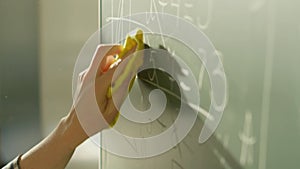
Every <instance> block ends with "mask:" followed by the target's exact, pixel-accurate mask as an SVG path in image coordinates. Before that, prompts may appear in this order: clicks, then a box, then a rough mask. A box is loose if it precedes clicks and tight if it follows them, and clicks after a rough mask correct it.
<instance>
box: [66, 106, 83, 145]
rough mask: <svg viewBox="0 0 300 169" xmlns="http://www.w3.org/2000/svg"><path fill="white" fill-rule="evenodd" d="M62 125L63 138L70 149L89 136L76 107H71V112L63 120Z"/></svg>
mask: <svg viewBox="0 0 300 169" xmlns="http://www.w3.org/2000/svg"><path fill="white" fill-rule="evenodd" d="M60 125H61V126H62V128H63V129H64V132H63V133H64V134H63V137H64V139H63V140H65V141H66V142H65V143H67V146H68V147H69V148H70V149H75V148H76V147H77V146H79V145H80V144H81V143H82V142H84V141H85V140H86V139H87V138H88V135H87V134H86V133H85V131H84V130H83V128H82V127H81V124H80V122H79V120H78V118H77V115H76V112H75V110H74V109H71V111H70V113H69V114H68V115H67V116H66V117H64V118H63V119H62V120H61V122H60Z"/></svg>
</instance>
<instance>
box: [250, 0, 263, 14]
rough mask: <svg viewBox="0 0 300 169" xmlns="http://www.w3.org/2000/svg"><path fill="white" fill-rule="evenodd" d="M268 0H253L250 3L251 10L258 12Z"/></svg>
mask: <svg viewBox="0 0 300 169" xmlns="http://www.w3.org/2000/svg"><path fill="white" fill-rule="evenodd" d="M266 2H267V0H253V1H252V2H251V4H250V5H249V10H250V11H251V12H256V11H258V10H260V9H261V8H262V7H263V6H265V4H266Z"/></svg>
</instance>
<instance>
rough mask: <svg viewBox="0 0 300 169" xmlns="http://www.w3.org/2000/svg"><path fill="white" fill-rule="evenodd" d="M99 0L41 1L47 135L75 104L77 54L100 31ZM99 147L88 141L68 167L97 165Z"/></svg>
mask: <svg viewBox="0 0 300 169" xmlns="http://www.w3.org/2000/svg"><path fill="white" fill-rule="evenodd" d="M97 10H98V1H97V0H90V1H85V0H51V1H49V0H41V1H40V2H39V17H40V18H39V22H40V85H41V95H40V99H41V111H42V116H41V117H42V128H43V129H42V130H43V134H44V135H47V134H48V133H49V132H50V131H51V130H52V129H53V128H54V127H55V125H56V124H57V122H58V121H59V119H60V118H61V117H63V116H65V115H66V114H67V113H68V110H69V108H70V107H71V104H72V93H71V92H72V73H73V68H74V63H75V61H76V58H77V56H78V53H79V51H80V49H81V47H82V46H83V44H84V42H85V41H86V40H87V39H88V37H89V36H90V35H91V34H92V33H94V32H95V31H96V30H97V25H98V22H97V19H98V17H97V14H98V12H97ZM97 154H98V153H97V148H96V147H94V146H93V144H91V143H89V142H87V143H85V144H84V145H82V146H81V147H79V149H78V150H77V151H76V153H75V156H74V158H73V159H72V161H71V163H70V164H69V168H72V169H75V168H97V163H98V161H97V158H98V156H97Z"/></svg>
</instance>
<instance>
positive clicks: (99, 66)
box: [89, 45, 122, 75]
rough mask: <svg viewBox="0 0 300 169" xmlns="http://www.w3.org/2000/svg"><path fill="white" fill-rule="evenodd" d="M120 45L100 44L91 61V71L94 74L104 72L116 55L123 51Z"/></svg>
mask: <svg viewBox="0 0 300 169" xmlns="http://www.w3.org/2000/svg"><path fill="white" fill-rule="evenodd" d="M121 49H122V48H121V46H120V45H100V46H98V48H97V50H96V51H95V54H94V57H93V59H92V61H91V64H90V67H89V72H90V74H92V75H95V73H96V74H97V75H99V74H102V73H103V72H104V70H105V69H107V67H109V65H110V64H111V63H112V62H113V61H114V55H117V54H119V53H120V51H121Z"/></svg>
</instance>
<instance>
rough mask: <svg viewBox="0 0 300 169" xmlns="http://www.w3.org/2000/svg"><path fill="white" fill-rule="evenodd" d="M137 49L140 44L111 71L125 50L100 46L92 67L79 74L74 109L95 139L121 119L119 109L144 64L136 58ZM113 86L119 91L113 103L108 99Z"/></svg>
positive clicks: (129, 51) (84, 127)
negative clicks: (131, 82) (98, 133)
mask: <svg viewBox="0 0 300 169" xmlns="http://www.w3.org/2000/svg"><path fill="white" fill-rule="evenodd" d="M136 48H137V43H134V44H133V46H132V48H131V49H130V50H128V51H127V52H126V54H125V55H124V56H123V57H122V61H121V63H119V64H118V65H117V66H115V67H113V68H110V66H111V65H112V64H113V63H114V62H115V58H114V55H118V54H119V53H120V52H121V49H122V47H121V46H119V45H101V46H99V47H98V48H97V50H96V52H95V55H94V57H93V60H92V62H91V64H90V66H89V67H88V68H87V69H86V70H85V71H83V72H81V73H80V75H79V77H78V84H77V91H76V93H75V98H74V106H73V108H72V109H73V110H74V112H76V116H77V118H78V119H79V122H80V124H81V126H82V128H83V130H84V131H85V132H86V134H87V135H88V136H92V135H94V134H96V133H97V132H99V131H101V130H103V129H105V128H108V127H109V126H112V125H114V123H115V122H116V120H117V117H118V116H119V111H118V109H119V108H120V106H121V104H122V102H123V101H124V99H125V98H126V96H127V93H128V88H129V84H130V81H131V80H132V79H133V78H134V77H135V75H136V71H137V69H138V68H139V66H141V64H142V56H138V57H137V56H136V55H135V54H133V53H134V52H135V51H136ZM128 56H129V57H128ZM99 63H100V64H99ZM133 63H134V64H133ZM128 66H130V67H128ZM117 69H118V70H117ZM116 70H117V71H116ZM128 72H129V73H128ZM125 73H126V74H125ZM113 76H114V78H113ZM124 77H125V78H124ZM120 79H121V80H122V81H121V83H120ZM114 83H118V84H119V85H118V88H117V89H114V90H113V91H114V99H112V97H109V96H108V92H110V90H109V89H110V87H111V84H114ZM116 86H117V85H116ZM71 112H73V111H71Z"/></svg>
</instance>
